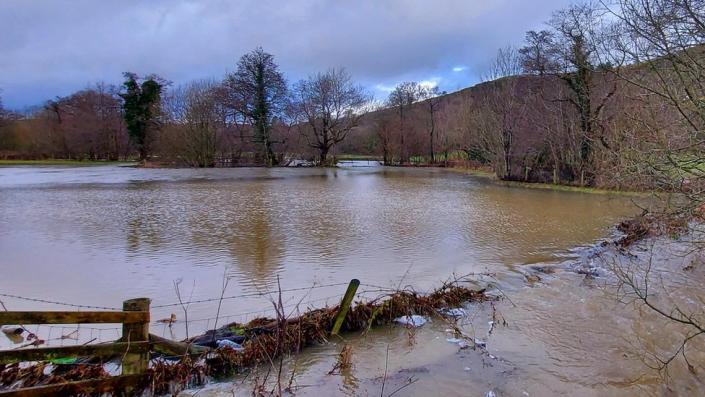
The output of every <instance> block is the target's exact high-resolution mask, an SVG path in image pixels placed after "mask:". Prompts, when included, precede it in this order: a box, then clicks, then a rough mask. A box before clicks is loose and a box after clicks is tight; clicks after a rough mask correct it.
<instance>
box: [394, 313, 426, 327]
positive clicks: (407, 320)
mask: <svg viewBox="0 0 705 397" xmlns="http://www.w3.org/2000/svg"><path fill="white" fill-rule="evenodd" d="M427 321H428V320H426V318H425V317H423V316H418V315H416V314H414V315H411V316H401V317H399V318H396V319H394V322H395V323H397V324H401V325H404V326H407V327H420V326H422V325H424V324H426V322H427Z"/></svg>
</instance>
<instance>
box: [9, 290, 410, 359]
mask: <svg viewBox="0 0 705 397" xmlns="http://www.w3.org/2000/svg"><path fill="white" fill-rule="evenodd" d="M348 284H349V282H338V283H329V284H314V285H311V286H307V287H295V288H286V289H281V290H279V289H277V290H267V291H258V292H252V293H244V294H237V295H224V296H216V297H209V298H201V299H190V300H186V301H181V302H168V303H162V304H158V305H152V306H150V310H151V311H152V315H153V317H152V323H151V326H150V328H151V330H152V332H153V333H155V334H161V336H162V337H167V338H169V339H173V340H180V339H184V338H185V337H186V336H194V335H198V334H201V333H203V332H205V331H207V330H210V329H214V328H215V327H217V326H222V325H225V324H229V323H233V322H237V323H241V324H242V323H246V322H248V321H249V320H252V319H254V318H258V317H268V316H271V317H274V316H276V310H277V308H276V307H275V302H276V300H277V299H279V298H280V297H282V301H283V302H284V303H285V304H284V305H283V309H284V311H285V314H286V315H287V316H288V317H291V316H294V315H299V314H302V313H303V312H305V311H307V310H313V309H319V308H324V307H331V306H336V305H338V304H340V301H341V298H342V297H343V293H344V290H343V289H341V290H340V291H338V292H336V293H333V294H327V295H325V296H321V297H315V298H311V294H312V293H313V291H318V290H322V289H332V288H335V287H343V286H347V285H348ZM360 286H362V287H365V288H364V289H360V290H358V292H357V294H356V299H357V300H358V301H362V300H365V299H375V298H378V297H379V296H380V295H386V294H389V293H392V292H394V291H396V289H395V288H393V287H384V286H379V285H374V284H365V283H361V284H360ZM296 293H300V294H296ZM375 294H376V295H375ZM284 296H286V297H284ZM0 297H3V298H7V299H12V300H19V301H26V302H35V303H42V304H50V305H55V306H61V307H63V308H69V309H75V310H76V311H82V310H85V309H92V310H109V311H118V310H121V309H119V308H116V307H108V306H99V305H84V304H75V303H70V302H62V301H60V300H53V299H43V298H35V297H27V296H21V295H16V294H6V293H0ZM262 297H269V298H270V299H269V300H267V301H263V300H259V301H258V302H254V303H253V304H252V305H251V306H255V307H256V306H259V307H260V308H258V309H253V310H244V311H236V312H231V311H227V310H225V311H224V312H220V309H221V307H220V306H221V305H222V304H223V303H224V302H226V301H232V300H235V299H248V298H262ZM7 302H8V303H9V301H7ZM216 303H217V305H216ZM194 304H210V305H208V306H207V307H204V308H195V307H191V305H194ZM241 305H242V303H240V306H241ZM165 309H166V310H168V309H172V310H173V311H174V312H175V313H179V315H178V317H176V314H175V313H173V314H171V316H174V317H175V318H171V317H168V316H169V314H168V311H165ZM0 310H8V308H7V307H5V305H4V303H3V302H2V301H0ZM183 310H186V313H183ZM213 310H216V314H214V315H209V316H202V315H201V316H199V314H203V312H208V311H211V312H212V311H213ZM155 314H157V315H156V316H155ZM161 315H164V317H165V318H163V319H161V318H160V317H161ZM25 329H26V330H27V331H28V333H29V334H33V335H32V337H33V338H34V339H33V340H34V341H36V340H39V341H41V343H38V342H34V343H35V344H34V345H33V346H38V345H39V344H41V345H42V346H67V345H72V344H74V345H81V344H90V343H102V342H109V341H115V340H117V339H119V338H120V337H121V336H122V328H120V327H114V326H85V325H82V324H78V325H75V326H57V325H32V326H31V327H30V328H29V329H27V328H26V327H25ZM0 336H1V335H0ZM8 338H9V336H8ZM30 342H32V341H29V340H24V341H23V342H22V343H17V342H16V341H13V343H9V341H8V340H3V341H2V342H0V349H4V348H8V347H9V348H22V347H27V346H29V345H32V344H31V343H30Z"/></svg>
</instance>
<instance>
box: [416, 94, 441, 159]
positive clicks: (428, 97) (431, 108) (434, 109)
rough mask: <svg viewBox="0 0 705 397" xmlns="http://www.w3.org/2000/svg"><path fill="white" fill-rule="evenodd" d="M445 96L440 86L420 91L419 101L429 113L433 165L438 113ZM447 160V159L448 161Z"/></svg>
mask: <svg viewBox="0 0 705 397" xmlns="http://www.w3.org/2000/svg"><path fill="white" fill-rule="evenodd" d="M442 95H445V92H441V90H440V89H439V88H438V86H435V85H434V86H432V87H421V88H420V90H419V99H421V100H422V101H424V107H425V108H426V111H427V112H428V137H429V145H428V146H429V157H430V161H431V163H435V162H436V157H435V152H434V138H435V137H436V135H437V133H436V124H437V120H436V118H437V116H438V111H439V110H440V106H441V96H442ZM446 160H447V159H446Z"/></svg>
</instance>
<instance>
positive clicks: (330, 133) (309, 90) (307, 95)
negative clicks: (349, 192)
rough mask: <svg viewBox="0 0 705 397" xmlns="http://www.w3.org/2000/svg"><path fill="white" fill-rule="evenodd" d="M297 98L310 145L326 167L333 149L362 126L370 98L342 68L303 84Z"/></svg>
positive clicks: (304, 132) (318, 75) (316, 76)
mask: <svg viewBox="0 0 705 397" xmlns="http://www.w3.org/2000/svg"><path fill="white" fill-rule="evenodd" d="M294 96H295V98H294V101H295V106H296V109H297V110H298V111H299V112H300V114H301V116H302V118H303V120H304V122H305V125H303V126H301V127H302V128H301V132H302V134H303V136H304V137H305V138H306V141H307V143H308V145H309V146H310V147H312V148H315V149H316V150H318V154H319V161H320V164H322V165H326V164H327V161H328V154H329V152H330V150H331V148H332V147H333V146H334V145H336V144H338V143H340V142H342V141H343V140H344V139H345V138H346V137H347V135H348V133H349V132H350V131H351V130H352V129H353V128H355V127H356V126H357V125H358V123H359V121H360V117H361V115H362V114H363V112H364V111H365V110H366V109H365V105H366V104H367V103H368V102H369V95H368V94H367V93H366V92H365V90H364V89H363V88H362V86H359V85H357V84H355V83H354V82H353V80H352V77H351V76H350V74H349V73H348V72H347V71H346V70H345V69H342V68H341V69H329V70H328V71H326V72H324V73H318V74H316V75H314V76H310V77H309V78H308V79H306V80H301V81H300V82H298V83H297V84H296V86H295V88H294Z"/></svg>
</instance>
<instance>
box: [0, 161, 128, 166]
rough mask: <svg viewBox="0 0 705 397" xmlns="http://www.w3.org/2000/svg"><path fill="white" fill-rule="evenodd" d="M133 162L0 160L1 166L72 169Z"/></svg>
mask: <svg viewBox="0 0 705 397" xmlns="http://www.w3.org/2000/svg"><path fill="white" fill-rule="evenodd" d="M133 163H134V162H133V161H105V160H100V161H96V160H60V159H46V160H0V167H1V166H17V165H33V166H51V165H64V166H71V167H86V166H95V165H116V164H133Z"/></svg>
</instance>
